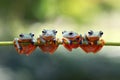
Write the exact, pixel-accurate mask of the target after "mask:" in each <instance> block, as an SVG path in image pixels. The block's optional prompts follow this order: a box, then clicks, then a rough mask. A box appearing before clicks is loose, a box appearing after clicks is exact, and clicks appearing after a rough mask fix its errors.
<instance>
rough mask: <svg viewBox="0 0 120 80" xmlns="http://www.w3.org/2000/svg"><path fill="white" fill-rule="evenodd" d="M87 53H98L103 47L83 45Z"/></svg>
mask: <svg viewBox="0 0 120 80" xmlns="http://www.w3.org/2000/svg"><path fill="white" fill-rule="evenodd" d="M80 47H81V48H82V49H83V50H84V51H85V52H86V53H90V52H93V53H96V52H98V51H99V50H101V48H102V47H103V46H102V45H81V46H80Z"/></svg>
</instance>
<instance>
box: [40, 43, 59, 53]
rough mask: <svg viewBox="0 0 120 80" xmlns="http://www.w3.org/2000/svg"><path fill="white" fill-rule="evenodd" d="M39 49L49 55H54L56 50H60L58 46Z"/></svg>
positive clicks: (46, 46)
mask: <svg viewBox="0 0 120 80" xmlns="http://www.w3.org/2000/svg"><path fill="white" fill-rule="evenodd" d="M39 48H40V49H41V50H42V51H43V52H48V53H51V54H52V53H54V52H55V51H56V49H57V48H58V45H40V46H39Z"/></svg>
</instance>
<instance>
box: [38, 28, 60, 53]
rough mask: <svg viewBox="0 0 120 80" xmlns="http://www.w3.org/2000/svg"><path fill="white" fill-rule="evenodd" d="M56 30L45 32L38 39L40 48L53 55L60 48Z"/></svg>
mask: <svg viewBox="0 0 120 80" xmlns="http://www.w3.org/2000/svg"><path fill="white" fill-rule="evenodd" d="M56 34H57V31H56V30H45V29H44V30H43V31H42V35H40V37H39V38H38V39H37V42H38V46H39V48H40V49H41V50H42V51H43V52H48V53H50V54H53V53H54V52H55V51H56V49H57V48H58V46H59V44H58V39H56Z"/></svg>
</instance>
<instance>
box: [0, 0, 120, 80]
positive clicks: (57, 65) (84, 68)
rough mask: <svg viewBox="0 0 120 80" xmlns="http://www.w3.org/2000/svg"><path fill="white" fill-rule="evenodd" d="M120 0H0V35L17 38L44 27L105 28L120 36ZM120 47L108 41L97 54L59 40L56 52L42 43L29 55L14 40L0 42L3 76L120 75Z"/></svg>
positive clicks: (30, 79)
mask: <svg viewBox="0 0 120 80" xmlns="http://www.w3.org/2000/svg"><path fill="white" fill-rule="evenodd" d="M119 21H120V1H119V0H0V40H1V41H7V40H13V39H14V38H15V37H18V35H19V34H20V33H30V32H33V33H35V37H36V38H37V37H38V36H39V35H40V34H41V31H42V29H56V30H58V34H57V37H58V38H62V34H61V32H62V31H64V30H68V31H69V30H72V31H76V32H78V33H79V34H83V35H84V34H85V33H87V31H89V30H94V31H99V30H102V31H103V32H104V35H103V37H102V38H103V39H104V40H105V41H106V42H107V41H111V42H120V35H119V34H120V31H119V28H120V22H119ZM119 75H120V47H112V46H110V47H107V46H104V48H103V49H102V50H101V51H100V52H98V53H97V54H92V53H90V54H86V53H85V52H83V51H82V50H81V49H80V48H78V49H75V50H73V51H72V52H69V51H67V50H66V49H65V48H64V47H63V46H61V45H60V46H59V48H58V49H57V51H56V52H55V53H54V54H53V55H50V54H44V53H43V52H41V50H40V49H39V48H37V49H36V50H35V51H34V52H33V53H32V54H31V55H30V56H25V55H19V54H18V53H17V51H16V50H15V49H14V47H13V46H0V79H1V80H119V79H120V76H119Z"/></svg>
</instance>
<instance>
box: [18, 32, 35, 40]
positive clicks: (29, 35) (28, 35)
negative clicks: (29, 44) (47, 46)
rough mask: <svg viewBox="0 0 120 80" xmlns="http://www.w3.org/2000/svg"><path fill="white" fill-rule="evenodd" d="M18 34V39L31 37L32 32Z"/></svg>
mask: <svg viewBox="0 0 120 80" xmlns="http://www.w3.org/2000/svg"><path fill="white" fill-rule="evenodd" d="M19 36H20V39H33V37H34V34H33V33H29V34H23V33H21V34H20V35H19Z"/></svg>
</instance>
